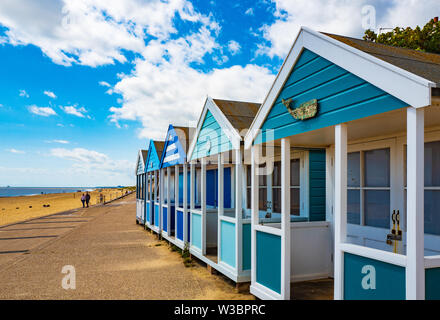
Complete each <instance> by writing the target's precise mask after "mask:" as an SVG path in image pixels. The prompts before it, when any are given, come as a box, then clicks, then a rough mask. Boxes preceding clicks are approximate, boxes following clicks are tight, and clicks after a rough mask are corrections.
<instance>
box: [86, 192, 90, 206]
mask: <svg viewBox="0 0 440 320" xmlns="http://www.w3.org/2000/svg"><path fill="white" fill-rule="evenodd" d="M89 202H90V194H89V192H87V193H86V204H87V208H88V207H89Z"/></svg>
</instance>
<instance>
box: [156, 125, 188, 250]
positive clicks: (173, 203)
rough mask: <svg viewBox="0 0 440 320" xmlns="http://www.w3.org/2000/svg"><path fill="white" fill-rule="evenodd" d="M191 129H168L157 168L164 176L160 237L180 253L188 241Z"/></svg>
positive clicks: (171, 126) (170, 126)
mask: <svg viewBox="0 0 440 320" xmlns="http://www.w3.org/2000/svg"><path fill="white" fill-rule="evenodd" d="M193 134H194V128H189V127H179V126H173V125H171V124H170V125H169V127H168V132H167V135H166V139H165V145H164V151H163V152H162V159H161V164H160V167H161V169H162V170H164V171H165V172H164V173H165V184H164V189H165V192H164V200H163V204H162V220H163V230H162V235H163V237H164V238H165V239H167V240H168V241H170V242H172V243H173V244H175V245H177V246H178V247H180V248H181V249H183V248H184V247H185V243H187V242H188V241H189V240H188V239H189V232H188V230H189V225H190V224H189V219H188V215H189V210H188V209H189V201H188V200H189V197H188V194H189V172H188V165H187V158H186V154H187V152H188V147H189V141H190V137H192V135H193Z"/></svg>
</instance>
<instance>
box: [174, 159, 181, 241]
mask: <svg viewBox="0 0 440 320" xmlns="http://www.w3.org/2000/svg"><path fill="white" fill-rule="evenodd" d="M179 201H180V200H179V165H176V166H175V167H174V237H175V238H177V227H176V226H177V208H178V207H179Z"/></svg>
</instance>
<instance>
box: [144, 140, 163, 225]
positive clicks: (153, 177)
mask: <svg viewBox="0 0 440 320" xmlns="http://www.w3.org/2000/svg"><path fill="white" fill-rule="evenodd" d="M164 144H165V143H164V142H163V141H154V140H150V145H149V147H148V156H147V161H146V165H145V170H146V173H147V175H148V184H147V185H148V190H147V200H146V201H145V203H146V216H147V218H146V219H145V220H146V222H147V223H146V226H147V227H149V228H150V229H151V230H153V231H155V232H156V233H160V230H161V228H162V225H161V219H160V212H161V197H162V193H161V187H162V184H161V182H162V175H161V174H160V158H161V156H162V151H163V147H164Z"/></svg>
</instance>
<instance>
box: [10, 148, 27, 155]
mask: <svg viewBox="0 0 440 320" xmlns="http://www.w3.org/2000/svg"><path fill="white" fill-rule="evenodd" d="M6 151H8V152H10V153H16V154H25V153H26V152H24V151H22V150H17V149H6Z"/></svg>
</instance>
